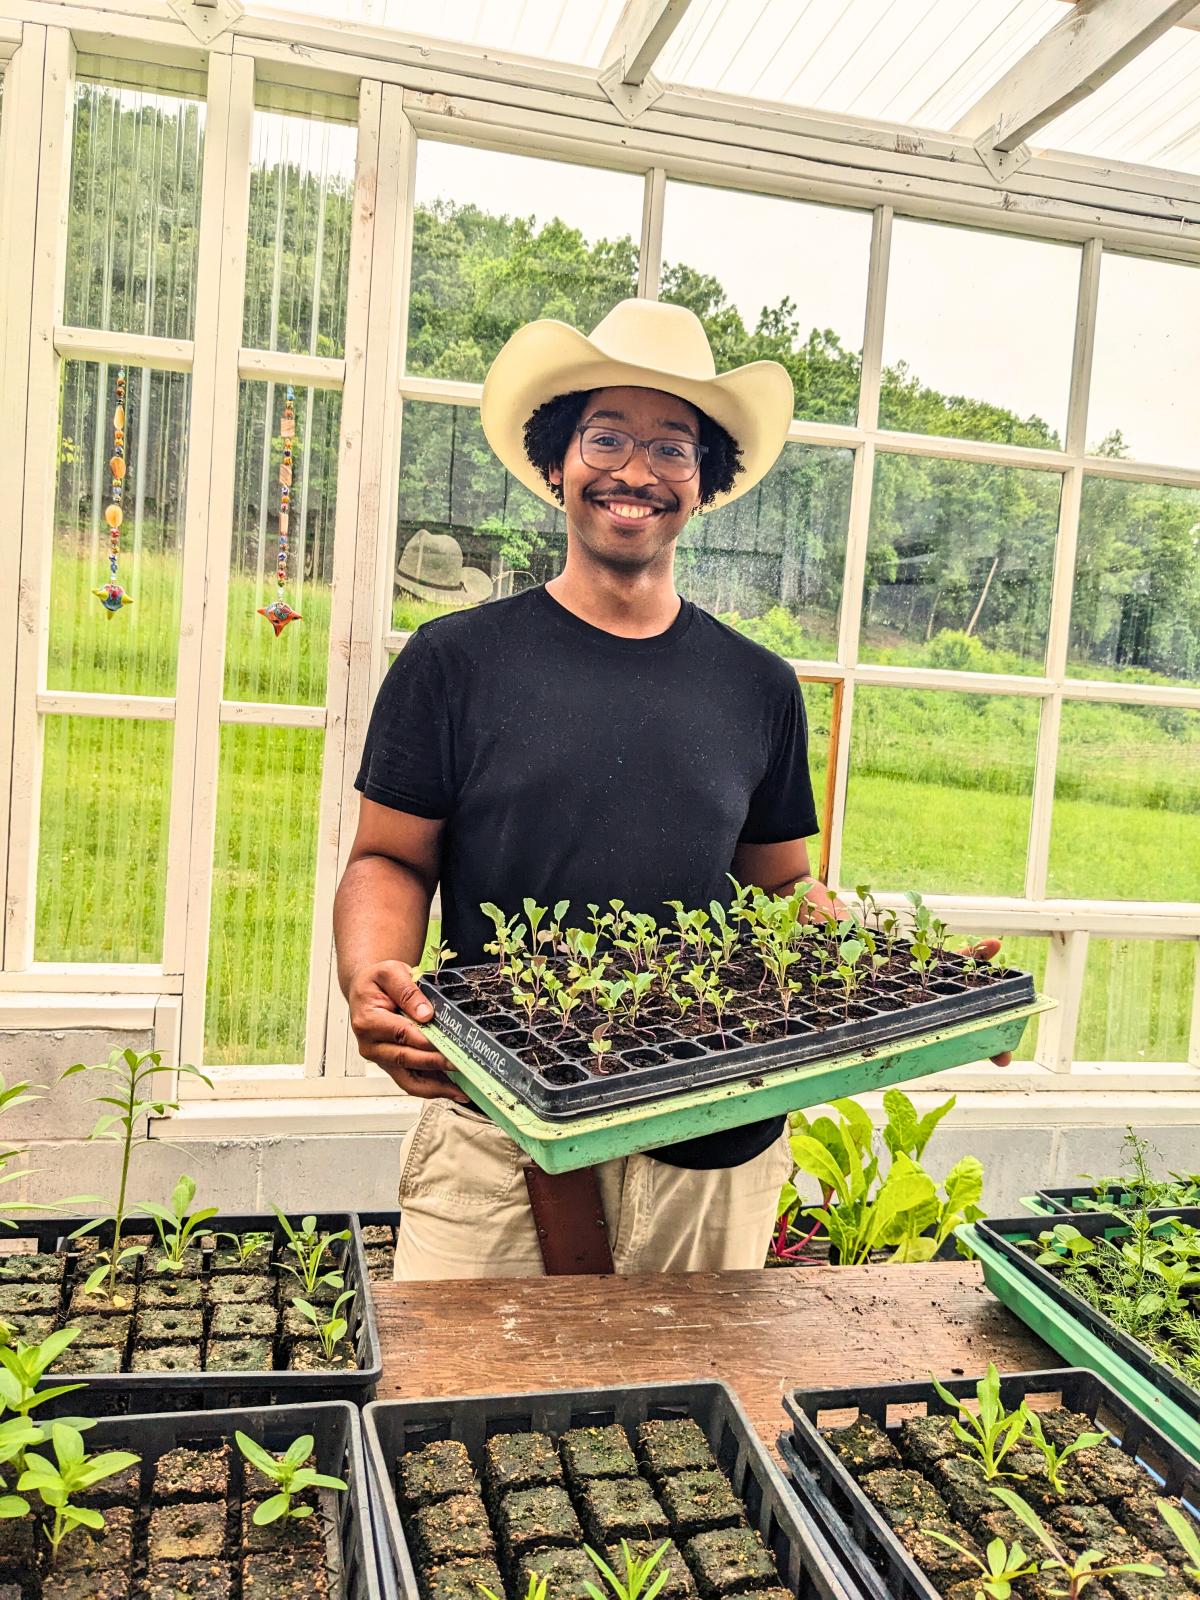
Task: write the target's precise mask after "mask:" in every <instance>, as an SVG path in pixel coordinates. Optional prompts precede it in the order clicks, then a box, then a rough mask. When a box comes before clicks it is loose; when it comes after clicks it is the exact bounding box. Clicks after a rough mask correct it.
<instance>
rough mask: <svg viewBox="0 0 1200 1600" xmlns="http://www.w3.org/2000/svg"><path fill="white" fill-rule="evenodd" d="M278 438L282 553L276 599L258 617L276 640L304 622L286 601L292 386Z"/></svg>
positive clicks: (293, 426)
mask: <svg viewBox="0 0 1200 1600" xmlns="http://www.w3.org/2000/svg"><path fill="white" fill-rule="evenodd" d="M279 437H280V439H282V441H283V459H282V460H281V461H280V463H279V549H278V551H277V552H276V556H275V583H276V594H275V599H274V600H273V601H272V603H271V604H270V605H269V606H260V607H259V608H258V614H259V616H260V617H266V619H267V621H268V622H269V623H270V624H271V626H272V627H273V628H274V629H275V637H276V638H277V639H278V637H279V635H280V634H281V633H282V632H283V630H284V629H285V628H286V627H287V625H288V623H289V622H300V621H302V620H303V619H302V618H301V616H300V613H299V612H298V611H293V610H292V608H291V606H290V605H288V603H287V601H286V600H285V599H284V597H283V591H284V589H285V587H286V585H287V563H288V527H289V524H290V518H291V509H292V440H293V439H294V438H295V437H296V407H295V401H294V397H293V393H292V386H291V384H290V383H289V384H288V388H287V399H286V400H285V401H284V405H283V417H282V419H281V421H280V423H279Z"/></svg>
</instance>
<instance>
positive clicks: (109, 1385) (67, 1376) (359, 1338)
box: [0, 1212, 383, 1416]
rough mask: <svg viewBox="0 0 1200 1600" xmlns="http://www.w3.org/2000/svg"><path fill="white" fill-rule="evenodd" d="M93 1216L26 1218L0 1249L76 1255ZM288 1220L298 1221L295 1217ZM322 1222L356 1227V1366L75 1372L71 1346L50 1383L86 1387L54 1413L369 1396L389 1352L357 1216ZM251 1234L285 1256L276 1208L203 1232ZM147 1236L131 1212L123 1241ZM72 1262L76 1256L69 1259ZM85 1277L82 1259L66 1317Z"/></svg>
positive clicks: (347, 1273) (346, 1265)
mask: <svg viewBox="0 0 1200 1600" xmlns="http://www.w3.org/2000/svg"><path fill="white" fill-rule="evenodd" d="M89 1220H90V1219H89V1218H87V1217H55V1218H53V1219H50V1220H48V1221H41V1220H39V1221H37V1222H27V1221H23V1222H21V1223H18V1225H17V1227H16V1228H15V1229H12V1230H7V1229H6V1230H5V1231H4V1233H3V1234H0V1250H3V1248H4V1247H5V1245H10V1244H11V1241H13V1240H15V1239H21V1238H31V1239H34V1240H35V1241H36V1242H37V1244H38V1246H39V1248H40V1249H44V1250H47V1251H53V1250H56V1249H63V1250H66V1251H68V1252H69V1251H70V1246H71V1241H70V1238H69V1235H70V1234H72V1233H74V1232H75V1231H76V1230H77V1229H79V1228H80V1227H82V1226H83V1225H84V1224H85V1223H86V1222H87V1221H89ZM289 1220H293V1221H294V1220H296V1219H295V1218H294V1217H290V1218H289ZM317 1227H318V1229H321V1230H323V1231H326V1232H331V1233H340V1232H341V1231H342V1230H343V1229H347V1228H348V1229H349V1230H350V1239H349V1241H348V1243H347V1246H346V1247H345V1254H344V1256H343V1258H342V1259H341V1263H340V1264H341V1268H342V1271H343V1274H344V1277H345V1284H346V1288H348V1289H353V1290H354V1300H353V1301H352V1302H349V1303H348V1304H347V1305H346V1306H345V1307H343V1311H347V1312H350V1313H351V1323H350V1338H351V1342H352V1344H353V1345H354V1349H355V1352H356V1355H357V1357H358V1367H357V1369H352V1368H347V1369H346V1370H345V1371H334V1372H291V1371H287V1370H279V1371H271V1372H261V1373H259V1372H102V1373H87V1372H80V1373H75V1372H73V1371H72V1369H71V1364H70V1363H71V1351H70V1349H69V1348H68V1349H67V1350H66V1351H65V1352H64V1354H63V1355H62V1357H61V1358H60V1359H59V1360H58V1361H57V1362H56V1363H55V1365H54V1366H53V1367H52V1368H51V1370H50V1373H49V1375H48V1377H47V1380H46V1381H47V1384H49V1383H51V1382H55V1383H63V1382H68V1381H69V1382H73V1383H81V1384H84V1385H86V1388H85V1389H79V1390H76V1391H75V1392H74V1393H72V1394H70V1395H65V1396H63V1397H62V1398H61V1399H60V1400H56V1401H51V1402H50V1404H49V1407H48V1414H51V1415H55V1414H57V1415H63V1414H71V1413H82V1412H86V1413H89V1414H91V1415H93V1416H101V1415H119V1414H121V1413H123V1412H128V1411H137V1410H139V1409H140V1410H144V1411H145V1410H153V1411H159V1410H162V1411H175V1410H190V1409H193V1408H197V1407H200V1408H204V1409H206V1410H207V1409H211V1408H220V1407H224V1408H228V1407H230V1406H259V1405H274V1404H277V1403H284V1402H286V1401H288V1400H296V1401H301V1400H305V1401H307V1400H339V1399H347V1400H354V1401H356V1402H358V1403H359V1404H361V1403H363V1402H364V1401H366V1400H370V1399H371V1398H372V1397H373V1395H374V1393H375V1386H376V1384H377V1383H378V1381H379V1378H380V1375H381V1373H382V1371H383V1356H382V1353H381V1351H380V1347H379V1332H378V1329H377V1327H376V1323H375V1305H374V1301H373V1299H372V1296H371V1287H370V1277H369V1274H368V1272H367V1264H366V1257H365V1255H364V1253H363V1243H362V1234H361V1232H360V1231H359V1227H358V1219H357V1217H356V1216H355V1215H353V1214H352V1213H350V1212H322V1213H320V1214H318V1215H317ZM251 1231H254V1232H259V1233H271V1234H273V1235H274V1236H275V1239H276V1247H275V1253H276V1255H278V1251H279V1242H280V1241H282V1240H283V1239H284V1234H283V1230H282V1228H281V1227H280V1226H279V1222H278V1219H277V1218H276V1217H275V1216H274V1214H273V1213H267V1214H265V1215H264V1214H262V1213H244V1214H238V1215H235V1214H232V1213H230V1214H226V1215H222V1216H217V1217H213V1218H212V1219H211V1220H210V1221H209V1222H207V1223H205V1224H204V1226H203V1229H202V1233H203V1234H205V1235H207V1234H210V1233H220V1232H230V1233H234V1232H237V1233H244V1232H251ZM98 1232H99V1236H100V1239H101V1242H102V1243H104V1242H106V1238H111V1235H112V1230H111V1228H109V1229H108V1230H107V1234H106V1233H105V1232H104V1231H101V1230H98ZM147 1237H149V1238H151V1239H152V1240H153V1241H154V1242H157V1237H158V1236H157V1233H156V1232H155V1231H154V1225H153V1223H152V1222H151V1221H150V1219H149V1218H147V1217H132V1218H130V1219H129V1220H128V1221H127V1222H126V1223H124V1224H123V1226H122V1229H121V1239H122V1243H125V1242H126V1241H129V1242H135V1241H137V1240H140V1239H145V1238H147ZM69 1259H70V1260H72V1261H73V1260H74V1257H73V1256H70V1257H69ZM86 1276H87V1270H86V1267H85V1266H83V1265H82V1264H80V1265H78V1266H70V1265H69V1266H68V1269H67V1276H66V1277H65V1279H64V1287H63V1293H62V1299H61V1301H60V1305H59V1311H60V1314H64V1315H65V1312H66V1309H67V1304H68V1302H69V1298H70V1292H71V1289H72V1288H73V1287H74V1286H75V1284H76V1283H77V1282H81V1281H82V1279H83V1278H85V1277H86ZM296 1292H297V1293H300V1292H301V1289H300V1285H299V1283H297V1284H296Z"/></svg>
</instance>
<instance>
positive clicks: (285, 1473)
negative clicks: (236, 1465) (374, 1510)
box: [233, 1428, 346, 1528]
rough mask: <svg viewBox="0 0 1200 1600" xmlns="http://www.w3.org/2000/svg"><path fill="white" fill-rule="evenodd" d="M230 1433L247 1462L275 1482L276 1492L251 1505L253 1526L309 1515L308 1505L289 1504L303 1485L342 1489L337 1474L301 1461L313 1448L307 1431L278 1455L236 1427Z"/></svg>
mask: <svg viewBox="0 0 1200 1600" xmlns="http://www.w3.org/2000/svg"><path fill="white" fill-rule="evenodd" d="M233 1437H234V1439H235V1441H236V1442H237V1447H238V1449H239V1450H240V1451H241V1452H242V1454H243V1456H245V1458H246V1460H247V1461H248V1462H249V1463H250V1465H251V1466H252V1467H257V1468H258V1470H259V1471H260V1472H261V1473H262V1474H263V1476H264V1477H266V1478H269V1479H270V1480H271V1482H272V1483H273V1484H275V1485H276V1489H277V1492H276V1493H275V1494H273V1495H271V1496H270V1497H269V1499H266V1500H264V1501H263V1502H262V1504H261V1505H258V1506H256V1507H255V1508H254V1523H255V1526H256V1527H259V1528H262V1527H265V1526H266V1525H267V1523H269V1522H279V1521H281V1520H282V1518H284V1517H291V1518H293V1519H294V1520H295V1521H297V1522H299V1521H302V1520H303V1519H304V1518H305V1517H311V1516H312V1510H313V1508H312V1507H311V1506H308V1505H303V1504H301V1505H298V1506H297V1505H293V1504H292V1500H293V1499H294V1497H295V1496H296V1495H298V1494H302V1493H303V1492H304V1490H305V1489H341V1490H344V1489H345V1487H346V1485H345V1483H344V1481H343V1480H342V1479H341V1478H332V1477H330V1476H329V1474H328V1473H325V1472H315V1471H314V1470H313V1469H312V1468H311V1467H306V1466H305V1465H304V1463H305V1462H306V1461H308V1460H309V1459H310V1458H311V1456H312V1452H313V1436H312V1434H311V1433H302V1434H301V1435H300V1437H299V1438H298V1439H293V1440H292V1442H291V1444H290V1445H288V1447H287V1449H286V1450H285V1451H284V1453H283V1455H282V1456H273V1455H272V1454H271V1452H270V1451H269V1450H264V1449H263V1447H262V1445H260V1444H256V1443H255V1441H254V1440H253V1439H251V1438H248V1437H247V1435H246V1434H244V1433H243V1432H242V1431H241V1429H240V1428H239V1429H238V1430H237V1431H236V1432H235V1433H234V1435H233Z"/></svg>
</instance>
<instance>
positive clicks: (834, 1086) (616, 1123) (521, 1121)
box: [423, 995, 1057, 1172]
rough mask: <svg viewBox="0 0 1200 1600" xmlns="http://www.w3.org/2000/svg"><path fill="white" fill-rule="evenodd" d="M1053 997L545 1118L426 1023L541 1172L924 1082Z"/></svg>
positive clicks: (1007, 1039)
mask: <svg viewBox="0 0 1200 1600" xmlns="http://www.w3.org/2000/svg"><path fill="white" fill-rule="evenodd" d="M1056 1003H1057V1002H1055V1001H1054V1000H1050V999H1047V998H1046V996H1044V995H1038V997H1037V998H1036V999H1035V1000H1032V1001H1030V1002H1029V1003H1028V1004H1027V1005H1023V1006H1017V1007H1015V1008H1014V1009H1013V1010H1012V1011H1001V1012H998V1013H996V1014H994V1015H992V1016H990V1017H977V1018H975V1019H974V1020H973V1021H971V1022H964V1023H960V1024H959V1025H958V1026H957V1027H951V1028H941V1029H938V1030H937V1031H936V1032H933V1033H925V1034H917V1035H915V1036H914V1037H913V1038H911V1039H900V1040H897V1041H896V1043H895V1044H894V1045H891V1046H889V1047H885V1048H882V1049H880V1051H879V1053H878V1054H873V1055H862V1054H859V1055H843V1056H833V1057H831V1058H830V1059H829V1060H828V1061H815V1062H811V1061H810V1062H809V1063H807V1065H805V1066H802V1067H794V1068H790V1069H789V1068H786V1067H784V1068H776V1069H775V1071H773V1072H771V1073H770V1074H768V1075H767V1076H765V1077H761V1078H760V1077H756V1076H750V1077H746V1078H739V1079H736V1080H735V1081H734V1082H732V1083H720V1084H711V1085H709V1086H708V1087H707V1088H704V1089H694V1090H691V1091H690V1092H686V1093H675V1094H671V1095H668V1096H665V1097H664V1098H663V1099H662V1100H657V1101H653V1100H652V1101H649V1102H647V1103H645V1104H642V1105H634V1106H621V1107H618V1108H617V1109H615V1110H612V1111H603V1112H596V1113H592V1114H590V1115H587V1116H582V1117H573V1118H571V1120H570V1121H561V1122H548V1121H546V1120H544V1119H543V1118H541V1117H539V1116H538V1115H537V1114H536V1113H535V1112H533V1111H531V1110H530V1109H529V1107H528V1106H526V1105H525V1104H523V1103H522V1102H521V1101H520V1100H518V1099H517V1098H516V1097H515V1096H514V1095H513V1094H512V1093H511V1092H510V1091H509V1090H508V1089H506V1088H505V1087H504V1085H503V1084H501V1083H498V1082H497V1081H496V1079H495V1078H493V1077H492V1075H491V1073H489V1072H488V1071H487V1070H486V1069H485V1068H483V1067H481V1066H480V1065H479V1064H478V1063H477V1062H475V1061H473V1060H472V1059H471V1057H470V1056H468V1055H467V1054H466V1053H465V1052H464V1051H463V1049H462V1048H461V1046H460V1045H458V1044H456V1043H455V1042H454V1040H452V1039H450V1038H448V1037H447V1036H446V1034H444V1033H443V1032H442V1030H441V1029H440V1028H437V1027H433V1026H430V1025H428V1024H426V1026H425V1027H424V1029H423V1031H424V1033H425V1034H426V1036H427V1038H428V1039H429V1041H430V1043H431V1044H434V1045H436V1046H437V1048H438V1049H439V1050H440V1051H441V1052H442V1054H443V1055H444V1056H445V1058H446V1060H447V1061H449V1062H450V1063H451V1064H452V1066H453V1067H454V1069H455V1071H454V1077H455V1078H456V1079H457V1081H458V1082H459V1084H460V1086H461V1087H462V1088H463V1089H465V1090H466V1092H467V1094H468V1095H470V1097H471V1099H472V1100H473V1101H474V1103H475V1104H476V1105H477V1106H478V1107H479V1109H480V1110H481V1111H484V1112H486V1113H487V1115H488V1116H489V1117H491V1118H492V1120H493V1121H494V1122H496V1123H498V1124H499V1125H500V1127H502V1128H503V1129H504V1131H505V1132H506V1133H507V1134H509V1136H510V1137H511V1138H513V1139H515V1140H516V1142H517V1144H519V1145H520V1146H521V1149H522V1150H524V1151H525V1153H526V1154H527V1155H529V1156H532V1158H533V1159H534V1161H536V1162H537V1164H538V1166H539V1167H541V1168H542V1170H543V1171H544V1172H572V1171H574V1170H575V1169H576V1168H577V1167H591V1166H595V1165H596V1164H597V1163H598V1162H600V1161H611V1160H613V1159H614V1158H615V1157H618V1156H628V1155H635V1154H636V1153H637V1152H638V1151H641V1150H654V1149H657V1148H659V1147H660V1146H661V1145H666V1144H675V1143H677V1142H679V1141H680V1140H683V1139H695V1138H698V1137H700V1136H701V1135H703V1134H707V1133H720V1132H722V1131H723V1130H724V1129H726V1128H738V1127H741V1126H742V1125H743V1124H744V1123H747V1122H759V1121H763V1120H765V1119H766V1118H768V1117H777V1116H782V1115H783V1114H784V1113H785V1112H788V1111H798V1110H802V1109H803V1108H804V1107H806V1106H816V1105H823V1104H825V1102H826V1101H828V1100H830V1099H836V1098H837V1097H838V1096H840V1095H852V1094H865V1093H867V1092H868V1091H869V1090H871V1089H886V1088H890V1086H891V1085H892V1084H894V1083H906V1082H908V1080H909V1079H910V1078H924V1077H927V1076H929V1075H930V1074H931V1073H935V1072H945V1071H946V1070H947V1069H948V1068H950V1067H961V1066H963V1065H964V1064H965V1063H966V1062H969V1061H981V1060H985V1059H986V1058H987V1057H988V1056H994V1055H999V1053H1000V1052H1001V1051H1002V1050H1015V1049H1016V1047H1017V1045H1018V1044H1019V1043H1020V1042H1021V1035H1022V1034H1023V1033H1024V1031H1025V1024H1026V1023H1027V1022H1028V1021H1029V1019H1030V1017H1032V1016H1036V1015H1037V1014H1038V1013H1039V1012H1041V1011H1048V1010H1050V1008H1051V1007H1052V1006H1054V1005H1055V1004H1056Z"/></svg>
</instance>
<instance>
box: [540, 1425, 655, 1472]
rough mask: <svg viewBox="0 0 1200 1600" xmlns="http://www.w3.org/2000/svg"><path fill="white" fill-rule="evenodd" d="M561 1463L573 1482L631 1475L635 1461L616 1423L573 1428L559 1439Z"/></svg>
mask: <svg viewBox="0 0 1200 1600" xmlns="http://www.w3.org/2000/svg"><path fill="white" fill-rule="evenodd" d="M558 1446H559V1450H560V1452H561V1454H562V1459H563V1465H564V1466H565V1467H566V1469H567V1476H568V1478H570V1480H571V1482H572V1483H579V1482H582V1481H583V1480H584V1479H585V1478H630V1477H635V1476H636V1475H637V1469H638V1467H637V1461H636V1459H635V1458H634V1454H633V1451H632V1450H631V1449H630V1448H629V1440H628V1439H627V1438H626V1437H625V1430H624V1428H622V1427H621V1426H620V1424H619V1423H616V1422H613V1423H610V1424H609V1426H608V1427H606V1428H572V1429H570V1431H569V1432H567V1433H564V1434H563V1436H562V1438H561V1439H560V1440H559V1441H558Z"/></svg>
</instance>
